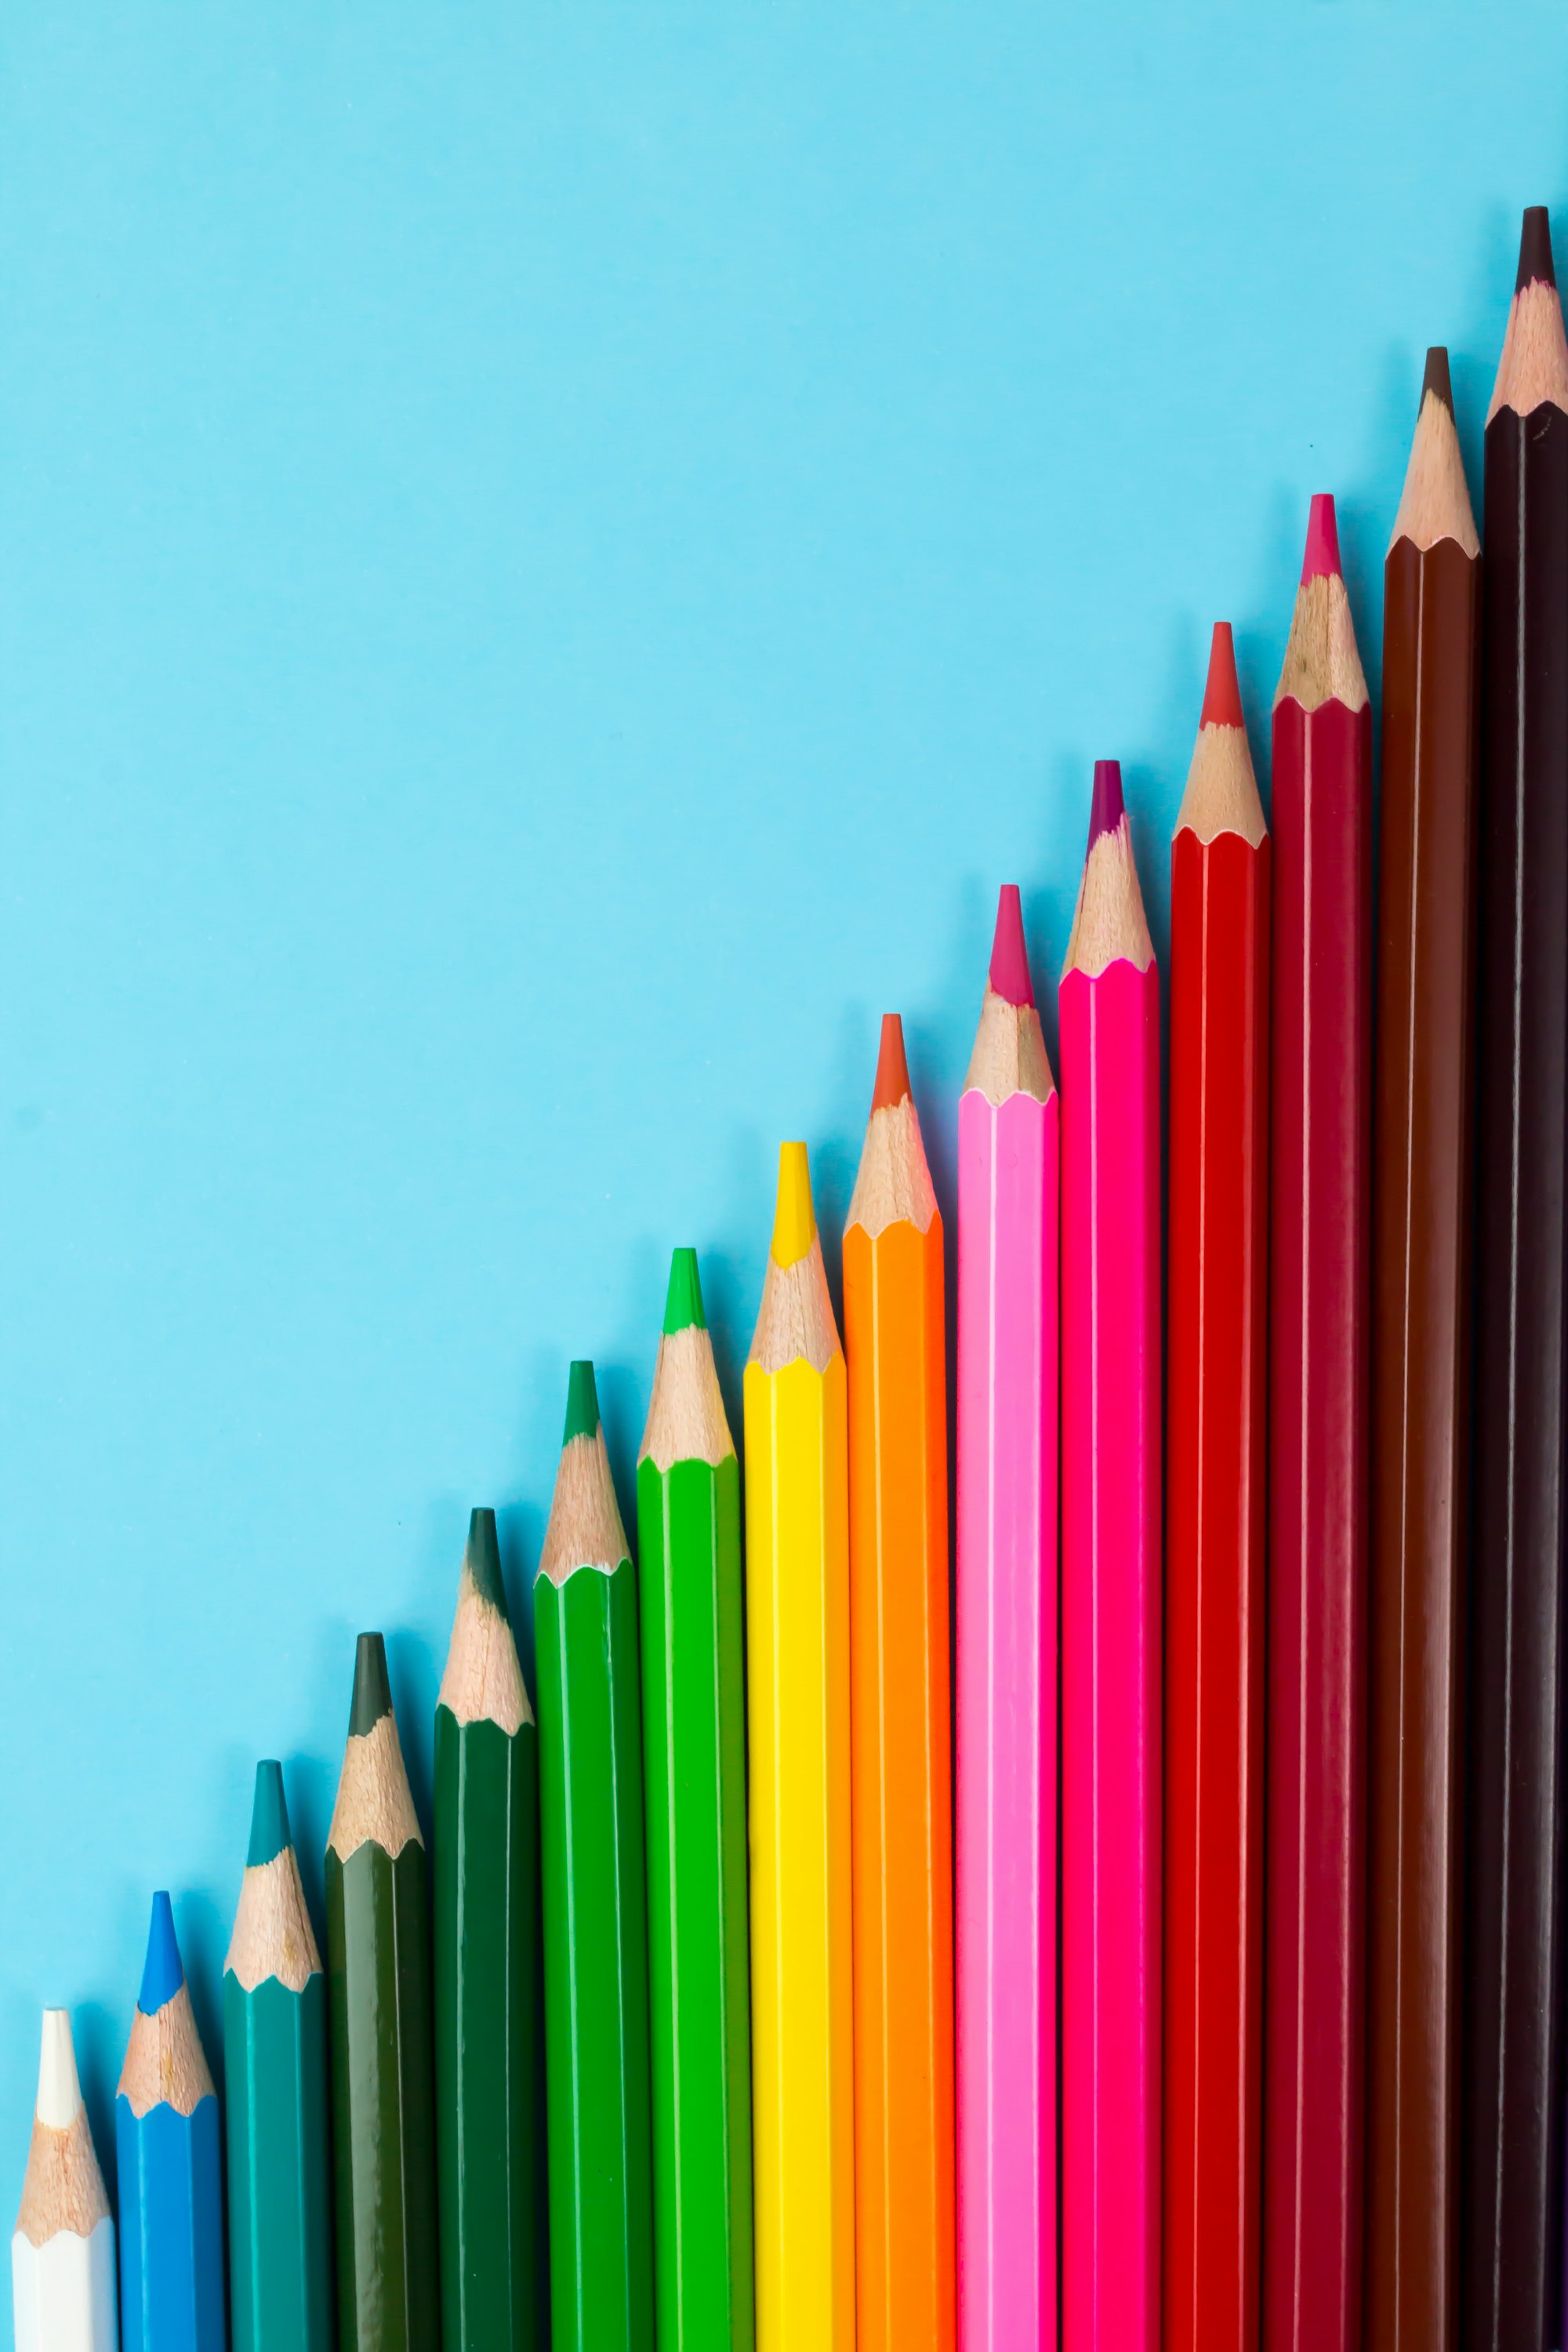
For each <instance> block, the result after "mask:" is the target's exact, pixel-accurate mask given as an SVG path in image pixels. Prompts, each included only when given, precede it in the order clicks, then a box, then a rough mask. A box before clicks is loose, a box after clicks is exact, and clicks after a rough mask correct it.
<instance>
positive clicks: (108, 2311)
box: [11, 2009, 120, 2352]
mask: <svg viewBox="0 0 1568 2352" xmlns="http://www.w3.org/2000/svg"><path fill="white" fill-rule="evenodd" d="M11 2314H12V2320H13V2324H14V2326H15V2328H16V2352H119V2345H120V2315H119V2309H118V2299H117V2297H116V2294H115V2284H114V2223H113V2221H111V2220H110V2211H109V2198H108V2195H107V2193H106V2191H105V2189H104V2186H103V2175H102V2173H101V2172H100V2169H99V2163H98V2151H97V2150H96V2148H95V2147H93V2144H92V2131H91V2128H90V2126H89V2123H88V2119H87V2109H86V2107H85V2106H84V2105H82V2096H81V2084H80V2083H79V2081H78V2079H77V2071H76V2052H75V2049H74V2047H73V2045H72V2042H71V2023H70V2012H69V2011H68V2010H64V2009H46V2010H45V2011H44V2025H43V2041H42V2046H41V2048H40V2051H39V2053H38V2095H37V2102H36V2104H35V2105H34V2109H33V2137H32V2140H31V2142H30V2144H29V2147H28V2149H27V2169H26V2174H25V2176H24V2178H23V2182H22V2203H21V2207H20V2210H18V2212H17V2215H16V2230H15V2232H14V2233H13V2235H12V2239H11Z"/></svg>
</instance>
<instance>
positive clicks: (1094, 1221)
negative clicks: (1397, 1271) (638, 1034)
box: [1058, 760, 1161, 2352]
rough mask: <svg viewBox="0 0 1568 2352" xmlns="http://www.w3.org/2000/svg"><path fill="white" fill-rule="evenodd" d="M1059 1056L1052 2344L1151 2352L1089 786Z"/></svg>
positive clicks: (1138, 1161)
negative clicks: (1058, 2065)
mask: <svg viewBox="0 0 1568 2352" xmlns="http://www.w3.org/2000/svg"><path fill="white" fill-rule="evenodd" d="M1058 1006H1059V1014H1060V1021H1061V1057H1062V2341H1063V2345H1064V2347H1065V2352H1158V2347H1159V2342H1160V1847H1161V1837H1160V1802H1161V1795H1160V1786H1161V1782H1160V982H1159V974H1158V973H1157V971H1155V969H1154V950H1153V949H1152V947H1151V945H1150V942H1149V930H1148V926H1147V924H1146V923H1145V921H1144V919H1143V902H1142V898H1141V896H1140V894H1139V889H1138V875H1137V869H1136V867H1135V866H1134V865H1133V862H1132V841H1131V834H1130V832H1129V829H1128V824H1127V814H1126V811H1125V809H1124V807H1123V805H1122V800H1121V770H1120V768H1119V767H1118V766H1117V764H1116V762H1115V761H1113V760H1101V761H1099V763H1098V764H1097V766H1096V768H1095V772H1094V803H1093V809H1092V813H1091V814H1090V817H1089V855H1088V857H1087V859H1086V861H1085V864H1084V871H1083V881H1082V884H1081V885H1080V887H1079V899H1078V912H1077V915H1076V916H1075V917H1074V919H1073V929H1072V937H1071V940H1069V941H1068V953H1067V962H1066V964H1065V966H1064V967H1063V971H1062V981H1061V991H1060V995H1059V999H1058Z"/></svg>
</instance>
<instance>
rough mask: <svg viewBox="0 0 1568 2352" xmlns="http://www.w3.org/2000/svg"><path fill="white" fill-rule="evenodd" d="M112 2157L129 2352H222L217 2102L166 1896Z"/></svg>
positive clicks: (156, 1905) (129, 2053) (118, 2100)
mask: <svg viewBox="0 0 1568 2352" xmlns="http://www.w3.org/2000/svg"><path fill="white" fill-rule="evenodd" d="M114 2146H115V2154H116V2157H117V2158H118V2168H119V2174H120V2184H119V2185H120V2325H121V2345H122V2347H124V2352H223V2347H224V2346H225V2345H226V2342H227V2338H228V2328H227V2323H226V2312H225V2307H224V2286H223V2191H222V2188H221V2185H220V2181H219V2158H218V2115H217V2097H216V2094H215V2092H214V2090H213V2079H212V2076H211V2074H209V2073H208V2071H207V2062H206V2058H205V2055H204V2053H203V2050H202V2045H201V2041H200V2037H199V2036H198V2034H197V2032H196V2021H195V2017H194V2016H193V2015H192V2014H191V1996H190V1992H189V1990H188V1989H187V1987H186V1984H185V1972H184V1968H183V1967H182V1965H181V1961H180V1948H179V1945H178V1944H177V1943H176V1941H175V1939H174V1913H173V1911H172V1910H171V1908H170V1906H169V1898H168V1896H167V1895H164V1894H161V1893H160V1894H157V1895H154V1896H153V1923H152V1927H151V1928H150V1930H149V1932H148V1937H147V1963H146V1967H145V1968H144V1969H143V1970H142V1990H141V1992H140V1994H139V1995H138V1997H137V2001H136V2015H135V2019H134V2021H132V2027H131V2040H130V2042H129V2044H128V2046H127V2048H126V2052H125V2063H124V2065H123V2067H122V2068H121V2074H120V2087H119V2089H118V2091H117V2092H116V2093H115V2098H114Z"/></svg>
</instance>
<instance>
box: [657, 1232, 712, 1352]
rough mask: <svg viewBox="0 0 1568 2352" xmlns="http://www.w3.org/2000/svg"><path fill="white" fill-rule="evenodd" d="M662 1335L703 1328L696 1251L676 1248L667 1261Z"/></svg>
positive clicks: (704, 1325)
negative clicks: (667, 1283)
mask: <svg viewBox="0 0 1568 2352" xmlns="http://www.w3.org/2000/svg"><path fill="white" fill-rule="evenodd" d="M664 1328H665V1336H666V1337H667V1338H668V1337H669V1336H670V1335H671V1334H672V1333H674V1332H676V1331H691V1330H697V1331H706V1330H707V1328H708V1318H707V1317H706V1316H705V1315H704V1314H703V1312H702V1284H701V1282H700V1279H699V1276H698V1273H697V1252H696V1251H695V1250H694V1249H678V1250H677V1251H676V1253H675V1255H674V1256H673V1257H672V1258H671V1259H670V1261H669V1288H668V1292H667V1293H666V1294H665V1301H664Z"/></svg>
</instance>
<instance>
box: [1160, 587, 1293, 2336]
mask: <svg viewBox="0 0 1568 2352" xmlns="http://www.w3.org/2000/svg"><path fill="white" fill-rule="evenodd" d="M1268 886H1269V845H1268V834H1267V832H1266V831H1265V829H1264V824H1263V810H1262V808H1261V806H1260V805H1259V803H1258V785H1257V782H1256V781H1255V779H1254V777H1253V772H1252V759H1251V754H1250V753H1249V751H1247V730H1246V726H1245V723H1244V721H1243V719H1242V713H1241V696H1240V693H1239V690H1238V688H1237V679H1236V655H1235V653H1234V651H1233V650H1232V646H1231V637H1230V629H1229V626H1228V625H1227V624H1226V622H1224V621H1220V622H1216V624H1215V633H1214V646H1213V650H1212V652H1211V654H1210V656H1209V675H1208V686H1207V689H1206V691H1205V695H1204V709H1203V719H1202V723H1201V725H1200V727H1199V729H1198V740H1197V747H1196V749H1195V751H1194V753H1193V764H1192V768H1191V770H1190V772H1189V773H1188V776H1187V789H1186V793H1185V796H1184V799H1183V802H1182V807H1181V813H1180V814H1179V815H1178V817H1177V819H1176V831H1175V835H1174V837H1173V841H1172V843H1171V1174H1170V1226H1169V1247H1170V1288H1169V1300H1168V1309H1167V1326H1166V1351H1167V1374H1166V1383H1165V1388H1166V1400H1167V1402H1166V1415H1167V1441H1166V1443H1167V1455H1166V1466H1167V1485H1166V1490H1165V1491H1166V1500H1165V2229H1164V2244H1165V2255H1164V2269H1165V2291H1164V2301H1165V2344H1166V2347H1167V2352H1255V2347H1256V2345H1257V2342H1258V2234H1259V2226H1260V2222H1261V2219H1262V2200H1261V2197H1260V2195H1259V2191H1258V2154H1259V2129H1260V2124H1261V2091H1262V2070H1263V1574H1264V1539H1265V1536H1266V1534H1267V1519H1266V1496H1267V1485H1266V1477H1265V1472H1266V1452H1265V1448H1266V1436H1267V1426H1268V1424H1267V1370H1268V1356H1267V1347H1268V1316H1267V1311H1266V1310H1267V1304H1268Z"/></svg>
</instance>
